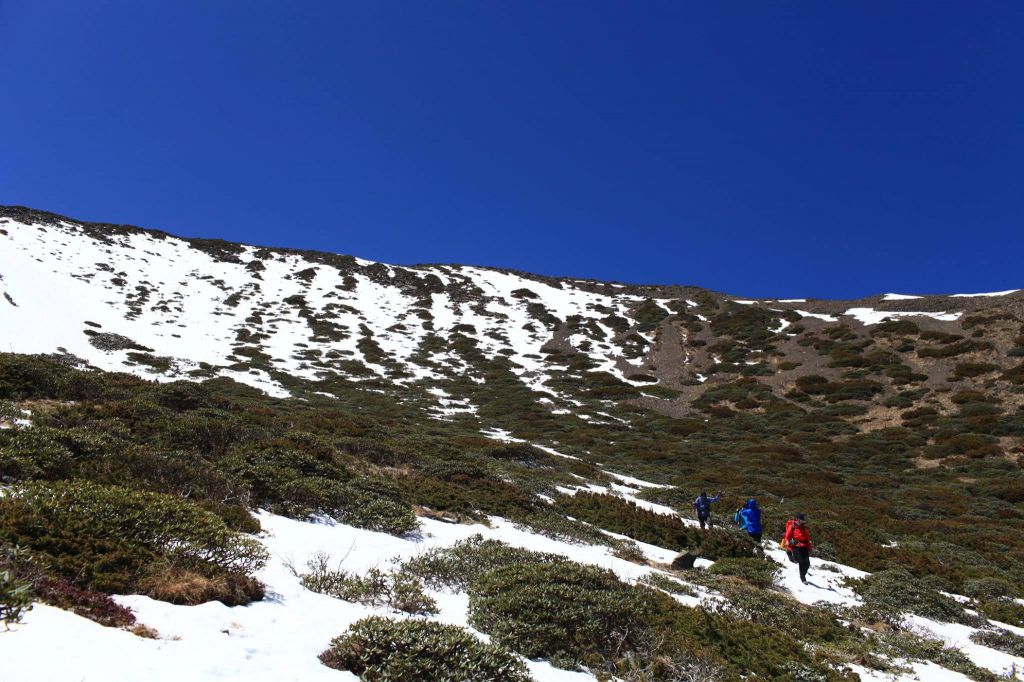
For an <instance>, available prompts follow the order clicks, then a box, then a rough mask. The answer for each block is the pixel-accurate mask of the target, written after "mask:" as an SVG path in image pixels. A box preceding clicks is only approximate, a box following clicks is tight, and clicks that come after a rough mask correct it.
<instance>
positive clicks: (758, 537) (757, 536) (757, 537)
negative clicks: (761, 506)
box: [747, 530, 761, 545]
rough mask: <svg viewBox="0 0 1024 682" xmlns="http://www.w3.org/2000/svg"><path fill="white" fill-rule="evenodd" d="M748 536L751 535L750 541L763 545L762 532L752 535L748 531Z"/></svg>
mask: <svg viewBox="0 0 1024 682" xmlns="http://www.w3.org/2000/svg"><path fill="white" fill-rule="evenodd" d="M747 535H749V536H750V539H751V540H753V541H754V542H756V543H757V544H759V545H760V544H761V531H757V532H756V533H751V532H750V531H749V530H748V531H747Z"/></svg>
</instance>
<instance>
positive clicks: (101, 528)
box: [0, 481, 267, 595]
mask: <svg viewBox="0 0 1024 682" xmlns="http://www.w3.org/2000/svg"><path fill="white" fill-rule="evenodd" d="M0 541H3V542H6V543H8V544H10V545H20V546H23V547H25V548H26V549H28V550H30V551H33V552H34V553H36V554H37V555H38V556H39V558H40V559H41V560H44V561H46V562H47V563H48V564H50V565H51V566H52V568H53V570H54V571H55V572H56V573H58V574H59V575H61V576H63V577H65V578H67V579H68V580H72V581H74V582H75V583H76V584H77V585H78V586H79V587H88V588H91V589H96V590H100V591H109V592H132V591H137V590H139V589H140V581H141V580H142V579H143V578H144V577H145V576H147V575H148V574H150V573H151V572H152V570H153V569H154V567H155V566H157V565H159V564H160V563H161V562H163V563H170V564H172V565H177V566H180V567H188V568H192V569H194V570H197V571H199V572H200V573H203V574H205V575H207V576H211V577H212V576H214V575H225V574H231V575H245V574H247V573H251V572H253V571H256V570H258V569H259V568H260V567H262V566H263V564H264V562H265V561H266V559H267V553H266V550H264V549H263V546H262V545H261V544H260V543H259V542H257V541H256V540H254V539H252V538H249V537H245V536H243V535H241V534H239V533H237V532H235V531H232V530H230V529H229V528H228V527H227V525H226V524H225V523H224V521H223V520H222V519H221V518H220V517H218V516H216V515H214V514H212V513H210V512H208V511H205V510H203V509H201V508H199V507H198V506H196V505H194V504H191V503H189V502H186V501H183V500H180V499H178V498H175V497H171V496H168V495H162V494H159V493H147V492H141V491H138V490H131V489H127V488H121V487H118V486H104V485H98V484H95V483H90V482H87V481H75V482H70V483H63V482H62V483H50V484H43V483H28V484H23V485H19V486H14V487H12V488H11V489H10V490H9V491H8V493H7V495H6V496H4V497H3V498H0ZM256 593H257V592H256V591H252V594H254V595H255V594H256Z"/></svg>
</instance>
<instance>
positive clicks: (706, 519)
mask: <svg viewBox="0 0 1024 682" xmlns="http://www.w3.org/2000/svg"><path fill="white" fill-rule="evenodd" d="M697 520H698V521H700V529H701V530H704V524H707V525H708V527H709V528H714V526H715V524H714V522H713V521H712V520H711V512H708V513H707V514H701V513H700V512H697Z"/></svg>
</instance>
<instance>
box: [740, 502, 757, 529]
mask: <svg viewBox="0 0 1024 682" xmlns="http://www.w3.org/2000/svg"><path fill="white" fill-rule="evenodd" d="M736 520H737V521H738V522H739V524H740V526H741V527H742V528H743V530H745V531H747V532H748V533H760V532H761V508H760V507H758V506H757V500H755V499H754V498H750V499H749V500H747V506H745V507H744V508H743V509H740V510H739V511H738V512H736Z"/></svg>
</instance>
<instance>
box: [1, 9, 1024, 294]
mask: <svg viewBox="0 0 1024 682" xmlns="http://www.w3.org/2000/svg"><path fill="white" fill-rule="evenodd" d="M0 28H2V35H3V40H0V64H2V65H3V68H2V70H0V83H2V84H3V91H4V93H5V97H4V105H3V106H2V107H0V140H2V141H3V153H2V154H0V204H24V205H30V206H35V207H38V208H42V209H46V210H50V211H57V212H60V213H65V214H68V215H73V216H75V217H79V218H86V219H92V220H103V221H110V222H132V223H136V224H141V225H145V226H147V227H159V228H162V229H165V230H168V231H170V232H174V233H179V234H184V235H189V236H205V237H220V238H224V239H229V240H238V241H245V242H249V243H257V244H269V245H281V246H290V247H296V248H311V249H320V250H327V251H336V252H343V253H351V254H355V255H358V256H362V257H365V258H370V259H375V260H381V261H386V262H391V263H421V262H447V263H466V264H480V265H492V266H501V267H510V268H516V269H521V270H527V271H532V272H537V273H542V274H551V275H569V276H587V277H595V278H601V279H606V280H621V281H626V282H660V283H680V284H697V285H700V286H704V287H709V288H712V289H717V290H723V291H728V292H731V293H734V294H737V295H743V296H761V297H769V296H779V297H788V296H819V297H838V298H855V297H859V296H862V295H867V294H871V293H879V292H882V291H903V292H908V293H940V292H954V291H986V290H990V291H992V290H1003V289H1010V288H1015V287H1019V286H1020V285H1021V282H1022V280H1024V272H1022V269H1021V266H1020V260H1019V254H1020V253H1021V249H1022V247H1024V226H1022V218H1024V210H1022V208H1024V207H1022V201H1024V194H1022V192H1021V191H1020V189H1021V187H1022V186H1024V167H1022V165H1021V163H1020V159H1021V158H1022V156H1024V126H1021V124H1020V122H1021V121H1022V120H1024V91H1022V90H1021V88H1020V83H1022V82H1024V43H1022V42H1021V41H1020V39H1019V38H1020V35H1021V33H1022V31H1024V5H1021V4H1019V3H988V4H986V5H985V6H984V7H980V6H977V5H971V4H968V3H943V4H933V3H928V4H912V3H910V4H901V5H893V4H892V3H882V2H870V3H856V4H851V5H847V6H845V7H837V6H835V5H833V4H826V5H818V6H812V5H799V6H797V5H778V4H770V5H756V4H749V3H743V4H727V3H726V4H722V3H626V2H621V3H587V4H585V5H584V4H578V3H546V2H528V3H527V2H523V3H497V2H490V3H471V2H449V3H393V2H383V3H378V2H350V3H296V4H292V3H286V4H282V3H271V2H256V1H254V2H247V3H244V4H239V3H219V4H217V6H213V5H212V4H211V3H200V2H189V3H136V2H128V1H122V2H106V3H102V4H97V3H80V2H57V1H51V0H32V1H31V2H30V1H28V0H11V1H8V2H4V3H2V4H0Z"/></svg>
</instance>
